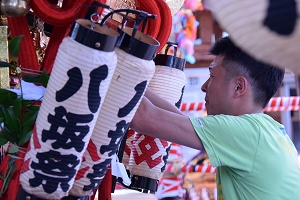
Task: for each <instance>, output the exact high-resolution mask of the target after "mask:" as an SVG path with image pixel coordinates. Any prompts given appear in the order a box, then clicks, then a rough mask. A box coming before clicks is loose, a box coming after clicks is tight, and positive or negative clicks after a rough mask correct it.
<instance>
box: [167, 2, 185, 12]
mask: <svg viewBox="0 0 300 200" xmlns="http://www.w3.org/2000/svg"><path fill="white" fill-rule="evenodd" d="M165 2H166V3H167V4H168V6H169V7H170V10H171V14H172V15H175V14H176V13H177V11H178V10H179V9H180V8H181V7H182V5H183V3H184V0H165Z"/></svg>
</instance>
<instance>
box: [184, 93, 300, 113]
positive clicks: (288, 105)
mask: <svg viewBox="0 0 300 200" xmlns="http://www.w3.org/2000/svg"><path fill="white" fill-rule="evenodd" d="M299 108H300V97H299V96H292V97H273V98H271V100H270V101H269V103H268V104H267V106H266V107H265V108H264V111H265V112H275V111H293V110H299ZM180 109H181V111H183V112H191V111H205V110H206V108H205V102H183V103H182V105H181V108H180Z"/></svg>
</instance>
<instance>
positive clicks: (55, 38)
mask: <svg viewBox="0 0 300 200" xmlns="http://www.w3.org/2000/svg"><path fill="white" fill-rule="evenodd" d="M92 1H93V0H77V1H73V0H64V1H63V5H62V8H56V7H54V6H52V5H51V4H50V3H48V2H45V1H36V0H33V1H31V3H32V5H33V8H32V10H33V11H34V13H35V14H36V15H37V17H39V18H40V19H42V20H43V21H44V22H46V23H48V24H52V25H54V29H53V31H52V33H51V36H50V41H49V43H48V46H47V49H46V52H45V57H44V58H43V62H42V66H41V70H46V72H47V73H51V71H52V68H53V64H54V60H55V57H56V54H57V51H58V48H59V45H60V43H61V42H62V40H63V38H64V37H66V36H67V35H68V33H69V31H70V28H71V26H72V23H74V20H75V15H76V18H79V17H83V16H84V14H85V12H86V10H87V8H88V6H83V5H84V4H85V5H90V4H91V2H92ZM37 2H39V3H37ZM40 2H43V3H42V4H41V5H40ZM78 2H80V4H79V3H78ZM100 2H102V3H105V2H106V0H102V1H100ZM46 8H47V10H45V9H46ZM80 8H82V9H80ZM77 11H78V12H77ZM46 13H47V15H46ZM57 15H59V16H57ZM62 18H63V19H62Z"/></svg>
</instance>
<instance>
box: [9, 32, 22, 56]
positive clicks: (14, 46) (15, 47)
mask: <svg viewBox="0 0 300 200" xmlns="http://www.w3.org/2000/svg"><path fill="white" fill-rule="evenodd" d="M22 38H23V35H19V36H16V37H14V38H12V39H11V40H10V41H9V43H8V52H9V54H10V55H11V56H13V57H18V56H19V52H20V43H21V40H22Z"/></svg>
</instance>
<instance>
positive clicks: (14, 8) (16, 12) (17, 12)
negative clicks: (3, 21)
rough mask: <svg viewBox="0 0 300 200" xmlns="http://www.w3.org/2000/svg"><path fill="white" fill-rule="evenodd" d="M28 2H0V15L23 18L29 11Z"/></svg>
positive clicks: (26, 0) (22, 0) (16, 0)
mask: <svg viewBox="0 0 300 200" xmlns="http://www.w3.org/2000/svg"><path fill="white" fill-rule="evenodd" d="M28 5H29V0H1V13H3V14H4V15H6V16H8V17H20V16H24V15H26V14H27V13H28V11H29V6H28Z"/></svg>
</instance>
